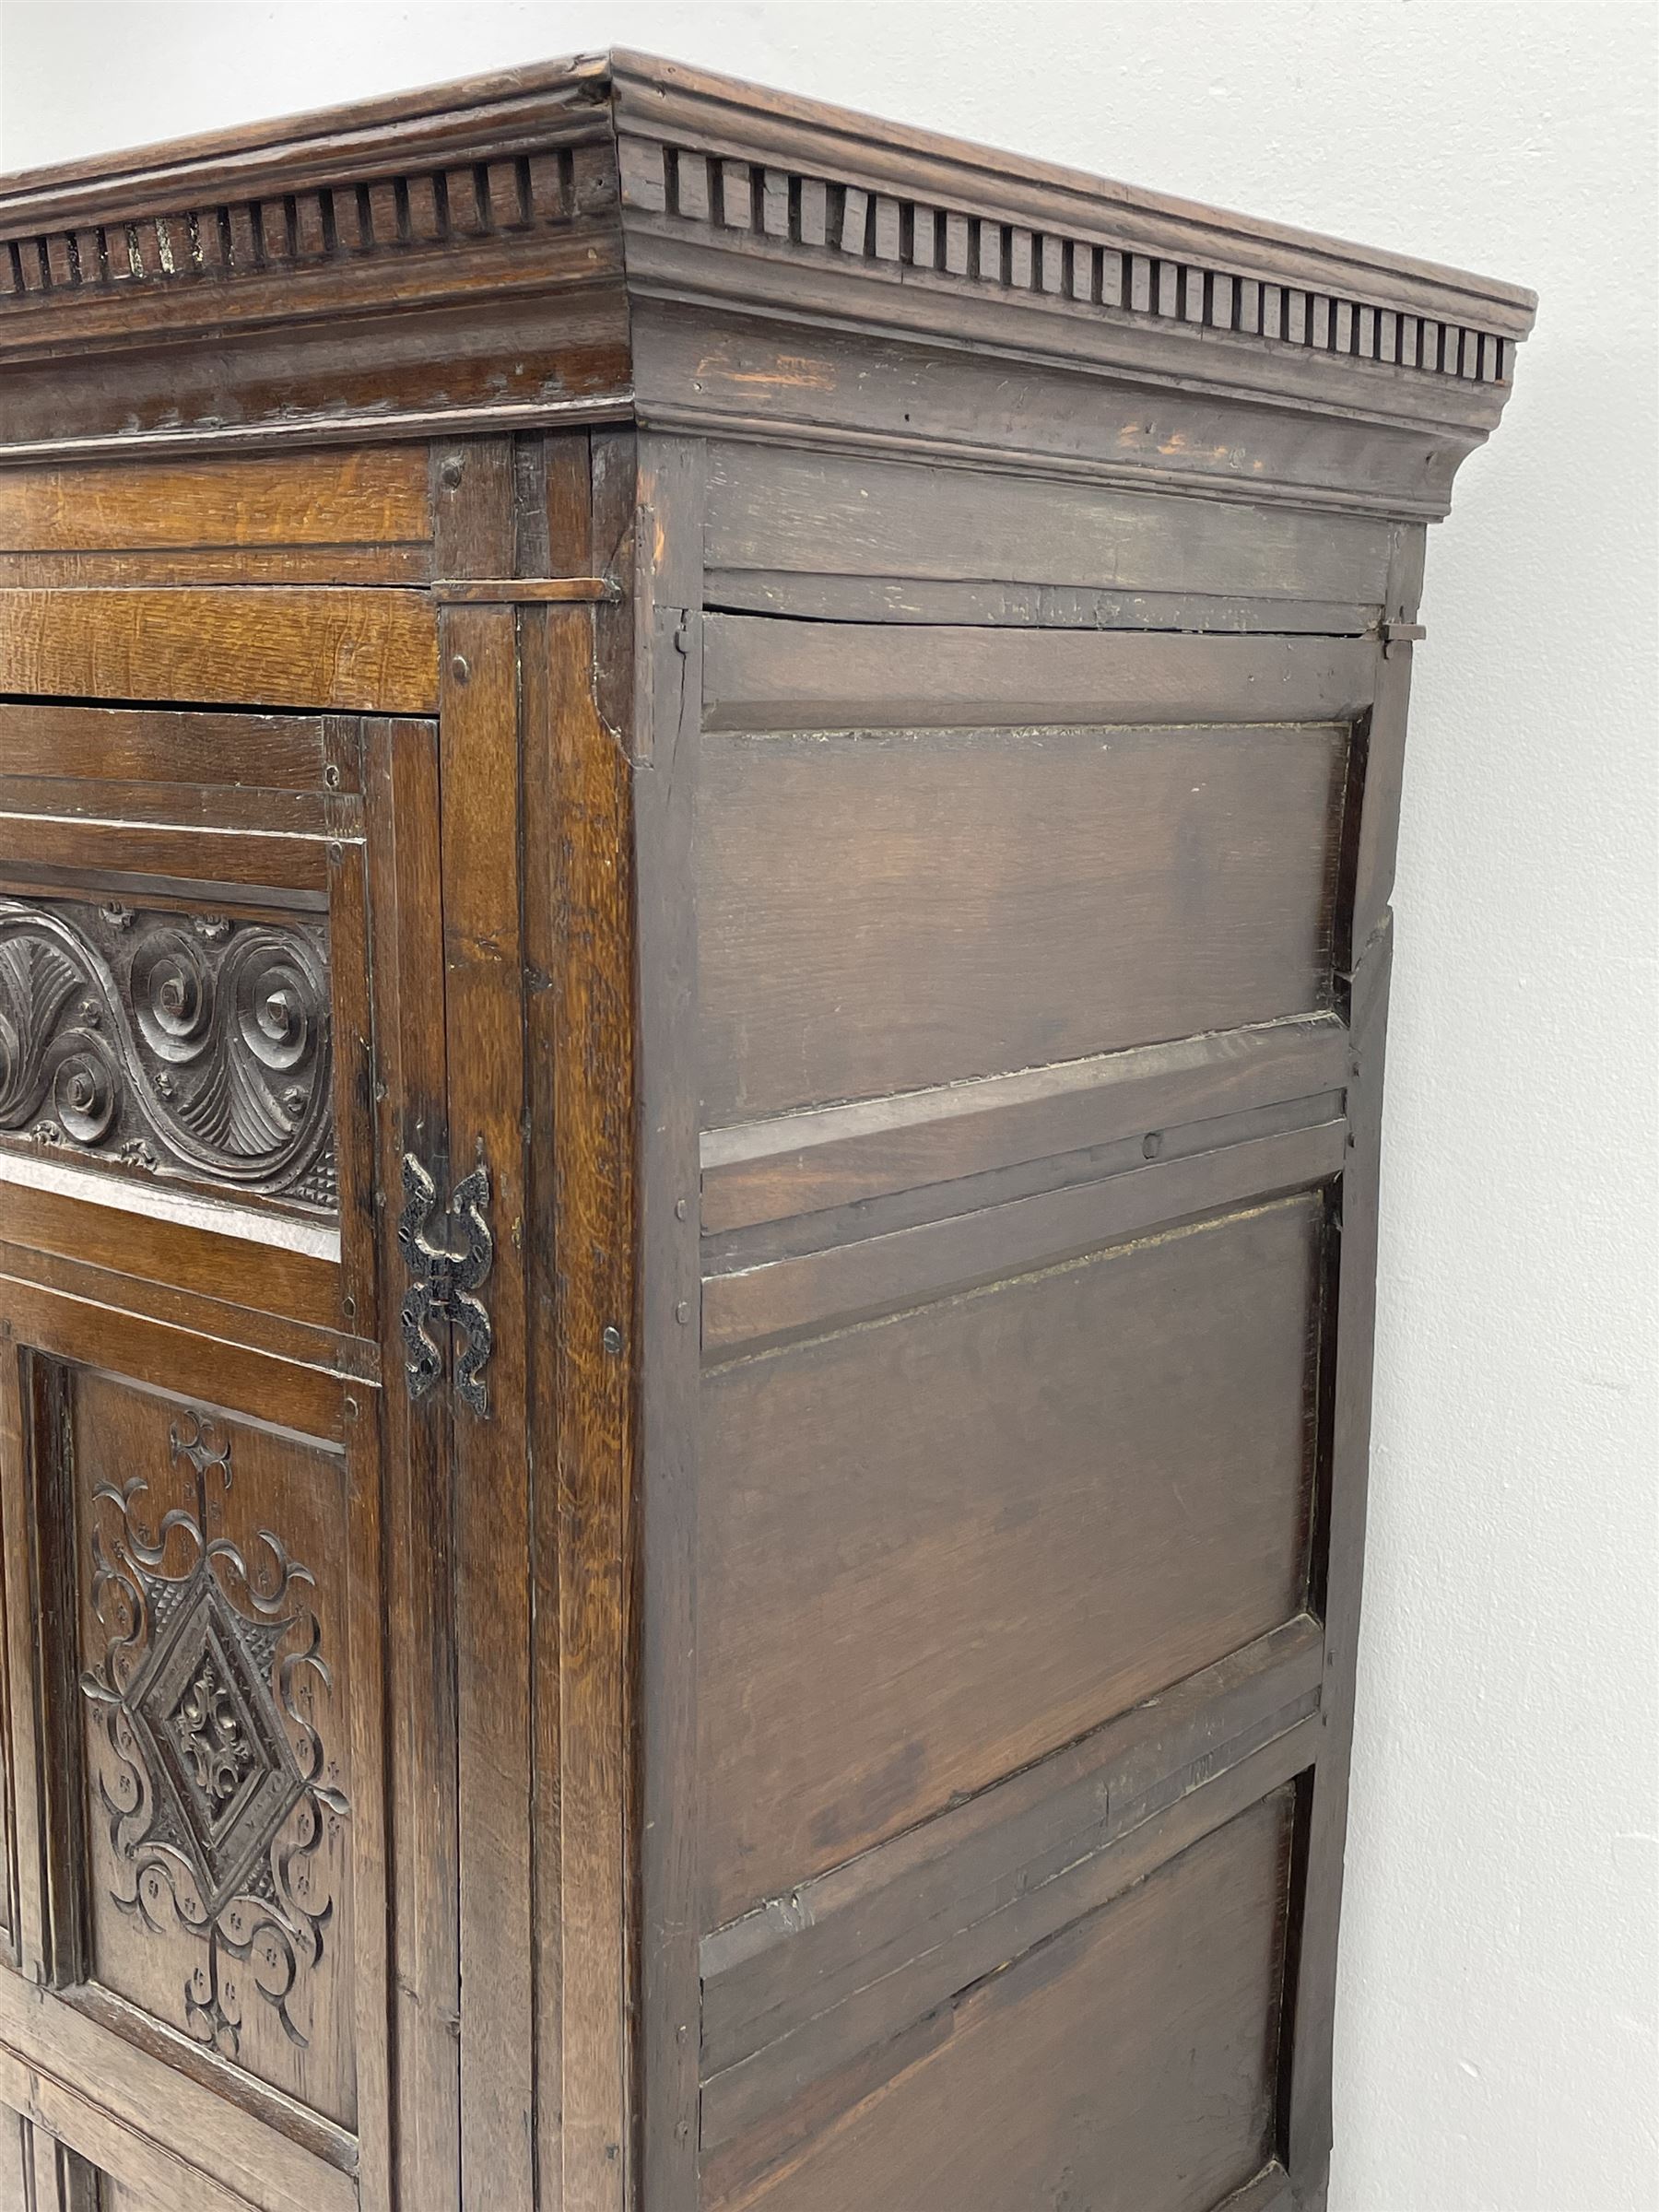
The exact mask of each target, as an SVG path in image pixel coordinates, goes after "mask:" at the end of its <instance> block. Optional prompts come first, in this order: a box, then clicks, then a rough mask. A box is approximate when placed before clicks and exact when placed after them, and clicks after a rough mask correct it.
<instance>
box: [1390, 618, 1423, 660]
mask: <svg viewBox="0 0 1659 2212" xmlns="http://www.w3.org/2000/svg"><path fill="white" fill-rule="evenodd" d="M1378 634H1379V635H1380V636H1381V638H1382V652H1383V655H1384V657H1385V658H1386V656H1387V655H1388V654H1389V653H1392V652H1393V651H1394V647H1395V646H1396V645H1411V644H1415V643H1416V642H1417V641H1418V639H1420V638H1426V637H1427V636H1428V635H1429V632H1428V631H1427V630H1426V629H1424V628H1423V626H1422V624H1421V623H1420V622H1384V623H1382V624H1381V625H1380V626H1379V631H1378Z"/></svg>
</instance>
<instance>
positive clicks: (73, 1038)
mask: <svg viewBox="0 0 1659 2212" xmlns="http://www.w3.org/2000/svg"><path fill="white" fill-rule="evenodd" d="M329 1071H330V1039H329V990H328V961H327V948H326V940H325V936H324V931H323V930H322V928H321V927H320V926H318V925H314V924H311V925H307V924H288V923H285V924H277V923H268V922H263V921H262V922H238V921H231V920H230V919H229V918H228V917H227V916H225V915H222V914H183V913H177V912H149V911H147V912H134V911H133V909H132V908H130V907H125V906H117V905H105V906H94V905H90V904H87V903H83V902H81V901H79V900H67V899H62V900H60V899H28V900H25V899H17V898H0V1133H5V1134H7V1135H23V1136H32V1137H33V1139H34V1140H35V1142H36V1143H38V1144H41V1145H47V1146H53V1147H66V1148H67V1149H69V1150H71V1151H74V1152H80V1153H86V1154H88V1155H91V1156H92V1157H94V1158H97V1159H101V1160H109V1161H114V1162H119V1163H124V1164H125V1165H126V1166H128V1167H130V1168H135V1169H140V1170H143V1171H147V1172H150V1173H171V1174H175V1175H183V1176H188V1177H189V1178H191V1179H192V1180H193V1181H195V1182H213V1183H218V1184H226V1183H228V1184H229V1185H231V1186H232V1187H233V1188H234V1189H237V1190H240V1191H247V1192H251V1193H257V1194H264V1195H267V1196H286V1197H288V1198H292V1199H296V1200H298V1201H300V1203H302V1204H308V1205H312V1206H332V1205H333V1204H334V1203H335V1191H334V1166H333V1134H334V1114H333V1101H332V1096H331V1088H330V1072H329Z"/></svg>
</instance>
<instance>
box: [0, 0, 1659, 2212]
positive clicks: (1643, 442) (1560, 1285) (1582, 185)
mask: <svg viewBox="0 0 1659 2212" xmlns="http://www.w3.org/2000/svg"><path fill="white" fill-rule="evenodd" d="M1656 23H1659V17H1656V16H1655V13H1654V12H1653V9H1652V8H1651V7H1650V6H1645V5H1641V4H1637V5H1618V4H1615V5H1600V4H1594V5H1588V4H1587V5H1569V4H1566V0H1552V4H1548V5H1535V4H1532V0H1513V4H1512V5H1508V6H1500V5H1478V4H1476V5H1470V4H1468V0H1419V4H1418V5H1401V4H1400V0H1369V4H1359V5H1352V4H1349V0H1319V4H1300V5H1279V4H1277V0H1276V4H1272V5H1269V4H1265V0H1258V4H1255V5H1219V6H1218V5H1209V4H1207V0H1145V4H1140V0H1126V4H1124V5H1110V6H1107V5H1103V6H1093V7H1088V6H1008V5H1002V6H913V5H905V4H902V0H888V5H885V6H850V5H835V6H816V5H814V6H805V5H803V6H713V5H710V6H631V5H618V4H609V5H607V4H606V0H587V4H585V5H554V4H551V0H547V4H544V5H524V6H493V5H485V4H484V0H477V4H475V5H470V6H467V5H450V6H392V5H351V4H349V0H329V4H328V5H324V6H312V5H309V4H301V0H287V4H285V5H277V6H253V5H232V4H229V0H218V4H215V0H206V4H202V5H194V6H189V5H158V4H151V0H132V4H130V5H126V6H106V5H92V4H90V0H78V4H76V0H47V4H46V5H35V4H33V0H26V4H22V5H18V4H16V0H12V4H7V5H4V6H0V73H3V74H0V156H3V158H4V161H5V165H6V167H7V168H15V167H21V166H23V165H26V164H29V163H34V162H40V161H55V160H62V159H71V158H73V157H75V156H77V155H81V154H85V153H89V152H92V151H94V150H97V149H99V148H103V147H114V146H120V145H126V144H130V143H133V142H135V141H141V140H147V139H154V138H159V137H164V136H168V135H172V134H174V133H177V132H183V131H195V130H202V129H206V128H208V127H210V126H214V125H218V124H229V123H235V122H240V121H241V120H244V119H246V118H251V117H254V116H260V115H268V114H275V113H279V112H284V111H287V110H289V109H293V108H299V107H310V106H316V105H320V104H323V103H325V102H328V101H333V100H345V99H348V98H352V97H354V96H356V95H359V94H364V93H369V92H374V91H381V90H384V89H389V88H394V87H399V86H406V85H415V84H421V83H427V82H430V81H433V80H437V79H441V78H443V77H446V76H459V75H462V74H465V73H469V72H476V71H478V70H482V69H488V68H492V67H496V66H499V65H502V64H505V63H509V62H514V61H521V60H527V59H533V58H537V57H546V56H548V55H554V54H559V53H568V52H571V51H580V50H585V49H592V48H594V47H598V46H603V45H606V44H610V43H622V44H630V45H636V46H642V47H645V48H648V49H651V50H654V51H657V52H661V53H670V54H675V55H677V56H679V57H681V58H683V59H686V60H691V61H699V62H703V63H706V64H709V65H712V66H715V67H719V68H724V69H730V70H733V71H735V72H738V73H740V74H743V75H747V76H753V77H756V78H759V79H760V80H761V81H763V82H769V83H772V84H776V85H781V86H784V87H787V88H791V89H794V90H795V91H799V92H803V93H808V94H812V95H816V96H818V97H820V98H825V99H830V100H843V101H846V102H849V103H851V104H853V105H855V106H865V107H869V108H873V109H875V110H877V112H888V113H890V114H893V115H897V116H900V117H901V118H903V119H905V120H907V121H911V122H914V123H919V124H930V125H933V126H935V127H937V128H940V129H944V130H949V131H956V132H960V133H962V134H964V135H968V136H970V137H974V138H982V139H988V140H990V141H992V142H993V143H1000V144H1004V145H1007V146H1010V147H1018V148H1020V149H1021V150H1024V151H1028V152H1030V153H1034V154H1039V155H1043V156H1047V157H1051V158H1053V159H1060V160H1064V161H1071V162H1075V163H1077V164H1078V165H1080V166H1082V167H1084V168H1088V169H1093V170H1097V171H1103V172H1104V173H1106V174H1108V175H1112V176H1119V177H1125V178H1128V179H1131V180H1132V181H1134V182H1137V183H1142V184H1147V185H1150V186H1154V187H1157V188H1160V189H1163V190H1167V191H1173V192H1178V193H1182V194H1191V195H1193V196H1194V197H1196V198H1200V199H1208V200H1214V201H1218V202H1220V203H1221V204H1223V205H1225V206H1238V207H1244V208H1247V209H1249V210H1251V211H1252V212H1253V213H1259V214H1262V215H1265V216H1272V217H1276V218H1282V219H1285V220H1288V221H1290V222H1297V223H1305V224H1309V225H1312V226H1313V227H1314V228H1317V229H1331V230H1335V231H1337V232H1339V233H1343V234H1346V235H1347V236H1349V237H1352V238H1358V239H1362V240H1364V241H1368V242H1370V243H1373V244H1378V245H1384V246H1394V247H1399V248H1402V249H1404V250H1406V251H1408V252H1411V253H1420V254H1425V255H1429V256H1434V257H1439V258H1441V259H1444V260H1447V261H1451V262H1453V263H1458V264H1461V265H1464V266H1465V267H1471V268H1475V269H1478V270H1482V271H1487V272H1490V273H1491V274H1493V275H1496V276H1500V277H1509V278H1513V279H1516V280H1519V281H1521V282H1524V283H1527V284H1531V285H1533V286H1535V288H1536V289H1537V290H1538V291H1539V293H1540V294H1541V295H1542V298H1543V306H1542V310H1541V312H1540V318H1539V328H1538V332H1537V335H1536V336H1535V338H1534V339H1533V341H1532V342H1531V343H1530V344H1529V345H1528V346H1527V347H1525V348H1524V351H1523V354H1522V358H1521V363H1520V374H1519V380H1518V391H1517V396H1516V398H1515V400H1514V402H1513V404H1512V407H1511V409H1510V411H1509V414H1508V416H1507V418H1506V419H1505V421H1504V423H1503V425H1502V428H1501V429H1500V432H1499V434H1498V437H1497V439H1496V441H1494V443H1493V445H1492V447H1491V448H1490V449H1489V450H1488V452H1486V453H1481V454H1477V456H1476V458H1475V459H1474V460H1472V461H1471V462H1470V463H1469V464H1468V465H1467V466H1466V468H1465V473H1464V476H1463V478H1462V481H1461V482H1460V484H1459V487H1458V497H1457V504H1456V508H1455V511H1454V512H1453V518H1452V520H1451V521H1450V522H1449V523H1448V524H1444V525H1443V526H1441V529H1439V530H1438V531H1437V532H1435V533H1434V534H1433V535H1432V538H1431V543H1430V567H1429V585H1428V593H1427V604H1426V608H1425V612H1426V616H1427V620H1428V624H1429V629H1430V638H1429V642H1428V643H1427V645H1426V646H1424V647H1422V648H1421V649H1420V650H1419V653H1418V687H1417V697H1416V700H1415V702H1414V709H1413V712H1414V726H1413V754H1412V759H1411V763H1410V777H1409V782H1408V785H1407V790H1406V815H1405V825H1404V832H1403V838H1402V847H1401V865H1400V881H1399V888H1398V894H1397V905H1398V907H1399V910H1400V922H1399V931H1398V935H1399V944H1398V951H1397V958H1396V963H1395V982H1394V1031H1393V1038H1394V1042H1393V1049H1392V1053H1391V1063H1392V1064H1391V1070H1390V1077H1389V1125H1388V1149H1387V1159H1386V1169H1385V1184H1384V1194H1383V1196H1384V1206H1383V1224H1382V1226H1383V1235H1382V1324H1381V1336H1380V1342H1379V1346H1378V1376H1377V1417H1376V1448H1375V1461H1374V1474H1373V1486H1372V1496H1373V1505H1372V1519H1371V1566H1370V1574H1369V1578H1368V1580H1369V1586H1368V1592H1367V1598H1366V1625H1365V1638H1364V1647H1363V1664H1362V1670H1361V1682H1360V1700H1359V1702H1360V1712H1359V1749H1358V1753H1357V1760H1356V1771H1355V1777H1354V1814H1353V1835H1352V1842H1351V1846H1350V1853H1349V1868H1350V1895H1349V1901H1348V1906H1347V1935H1346V1951H1345V1957H1344V1972H1343V1983H1342V2010H1341V2017H1340V2023H1339V2027H1340V2045H1339V2053H1338V2070H1339V2074H1338V2093H1339V2132H1340V2147H1339V2151H1338V2157H1337V2163H1336V2172H1335V2184H1334V2189H1333V2196H1332V2206H1333V2212H1656V2208H1659V2148H1656V2144H1655V2117H1656V2114H1659V2095H1656V2084H1659V2068H1656V2064H1655V2057H1656V2049H1659V2012H1656V1999H1659V1857H1656V1845H1655V1832H1654V1831H1655V1826H1656V1810H1655V1807H1656V1801H1659V1765H1656V1757H1655V1744H1656V1741H1659V1598H1656V1593H1659V1512H1656V1506H1655V1493H1656V1487H1659V1407H1656V1398H1655V1373H1656V1368H1659V1361H1656V1359H1655V1353H1656V1349H1659V1277H1656V1274H1655V1266H1654V1262H1653V1257H1652V1255H1651V1253H1650V1252H1649V1250H1648V1249H1646V1248H1647V1246H1648V1244H1649V1242H1650V1240H1652V1238H1653V1232H1654V1229H1655V1225H1656V1221H1659V1175H1656V1173H1655V1155H1656V1146H1655V1111H1654V1109H1655V1074H1656V1072H1659V1055H1656V1052H1655V1014H1656V1012H1659V1006H1656V994H1655V972H1654V959H1653V952H1654V912H1655V896H1654V894H1655V858H1656V849H1659V840H1656V834H1655V833H1656V829H1659V788H1656V778H1655V756H1656V753H1659V744H1656V734H1659V725H1656V712H1659V710H1656V706H1655V700H1656V698H1659V691H1656V688H1655V665H1654V664H1655V653H1654V644H1655V629H1656V624H1655V589H1654V575H1655V516H1656V513H1659V481H1656V473H1655V453H1656V450H1659V447H1656V435H1655V433H1656V426H1655V419H1654V418H1655V408H1654V396H1655V346H1654V335H1655V334H1654V322H1653V304H1652V303H1653V299H1654V297H1655V290H1656V278H1659V224H1656V220H1655V208H1656V206H1659V166H1656V162H1655V127H1654V126H1655V112H1656V101H1655V68H1654V43H1655V41H1654V32H1655V25H1656ZM860 2212H862V2208H860ZM869 2212H877V2208H876V2207H870V2208H869ZM891 2212H903V2208H902V2207H892V2208H891ZM963 2212H972V2208H971V2207H964V2208H963Z"/></svg>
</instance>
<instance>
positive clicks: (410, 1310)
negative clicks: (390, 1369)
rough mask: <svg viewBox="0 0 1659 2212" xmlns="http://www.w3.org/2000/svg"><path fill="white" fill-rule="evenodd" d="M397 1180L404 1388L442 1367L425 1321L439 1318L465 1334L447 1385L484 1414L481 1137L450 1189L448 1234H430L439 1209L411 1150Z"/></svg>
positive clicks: (486, 1252) (489, 1254)
mask: <svg viewBox="0 0 1659 2212" xmlns="http://www.w3.org/2000/svg"><path fill="white" fill-rule="evenodd" d="M403 1181H404V1209H403V1216H402V1218H401V1219H400V1220H399V1222H398V1224H397V1241H398V1242H399V1243H400V1244H401V1245H402V1246H403V1253H404V1258H405V1259H406V1261H407V1262H408V1265H409V1275H410V1278H411V1279H410V1282H409V1288H408V1291H407V1293H406V1296H405V1298H404V1302H403V1339H404V1374H405V1377H406V1381H407V1382H408V1385H409V1395H410V1397H411V1398H424V1397H425V1395H426V1394H427V1392H428V1391H429V1390H430V1389H431V1387H432V1385H433V1383H434V1382H437V1380H438V1378H439V1376H440V1375H441V1373H442V1372H443V1354H442V1352H441V1350H440V1349H439V1346H438V1343H437V1341H436V1340H435V1339H434V1337H433V1335H432V1334H431V1324H433V1323H434V1322H436V1321H445V1322H448V1324H450V1326H451V1327H452V1328H453V1329H454V1330H455V1331H457V1333H458V1334H459V1335H460V1336H461V1337H463V1338H464V1339H465V1344H464V1346H463V1347H462V1348H461V1349H460V1350H459V1351H458V1352H457V1354H456V1357H455V1389H456V1391H457V1392H458V1393H459V1394H460V1396H461V1397H462V1399H463V1400H464V1401H465V1404H467V1405H468V1406H471V1407H472V1409H473V1411H474V1412H475V1413H476V1414H477V1417H478V1418H479V1419H480V1420H488V1418H489V1395H488V1390H487V1388H486V1386H485V1382H484V1370H485V1368H486V1367H487V1366H488V1361H489V1355H490V1353H491V1351H492V1350H493V1349H494V1348H495V1331H494V1329H493V1328H492V1327H491V1326H490V1320H489V1313H488V1309H487V1308H486V1306H485V1304H484V1301H483V1300H482V1299H481V1298H479V1296H478V1292H479V1290H480V1289H481V1288H482V1287H483V1284H484V1280H485V1277H487V1276H488V1273H489V1270H490V1267H491V1265H492V1264H493V1263H494V1260H495V1238H494V1237H493V1236H492V1235H491V1233H490V1228H489V1220H488V1207H489V1170H488V1168H487V1167H486V1166H485V1164H484V1146H483V1142H482V1140H480V1142H479V1145H478V1164H477V1167H476V1168H475V1169H474V1170H473V1171H472V1173H471V1174H470V1175H464V1176H463V1177H462V1179H461V1181H460V1182H458V1183H456V1185H455V1187H454V1189H453V1191H452V1192H451V1193H450V1202H449V1209H448V1210H449V1223H453V1239H454V1241H451V1240H450V1237H449V1236H441V1235H440V1234H434V1231H433V1227H432V1218H433V1216H434V1215H435V1214H438V1215H441V1212H442V1208H441V1206H440V1203H439V1197H438V1185H437V1183H436V1182H434V1181H433V1180H432V1178H431V1176H430V1175H429V1174H428V1172H427V1171H426V1170H425V1168H423V1167H422V1166H421V1164H420V1162H419V1160H418V1159H416V1157H415V1155H414V1154H413V1153H412V1152H406V1153H405V1154H404V1163H403ZM449 1223H446V1224H445V1225H444V1227H445V1228H446V1229H447V1228H448V1227H449Z"/></svg>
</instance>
